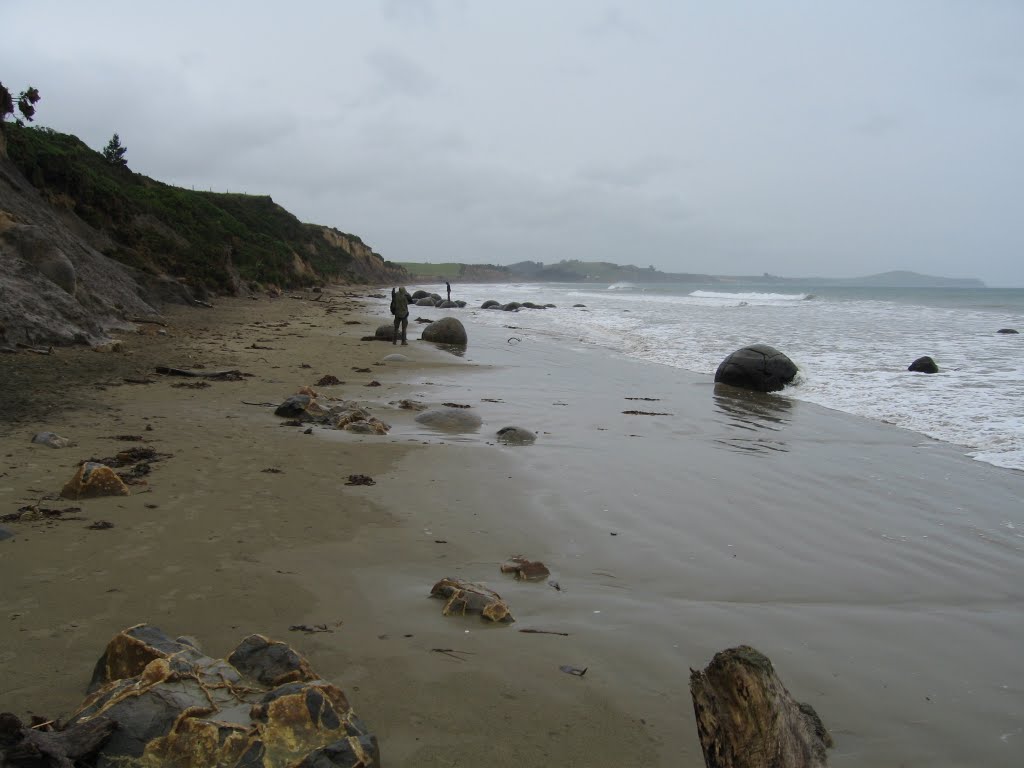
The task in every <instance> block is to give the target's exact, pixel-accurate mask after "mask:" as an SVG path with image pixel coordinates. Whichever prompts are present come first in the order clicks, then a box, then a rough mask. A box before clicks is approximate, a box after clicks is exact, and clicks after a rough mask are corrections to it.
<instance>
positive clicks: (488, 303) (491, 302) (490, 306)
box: [480, 299, 501, 309]
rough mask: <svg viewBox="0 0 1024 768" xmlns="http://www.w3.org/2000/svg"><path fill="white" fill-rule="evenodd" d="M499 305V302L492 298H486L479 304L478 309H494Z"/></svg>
mask: <svg viewBox="0 0 1024 768" xmlns="http://www.w3.org/2000/svg"><path fill="white" fill-rule="evenodd" d="M500 307H501V302H500V301H495V300H494V299H488V300H487V301H485V302H484V303H483V304H481V305H480V309H495V308H500Z"/></svg>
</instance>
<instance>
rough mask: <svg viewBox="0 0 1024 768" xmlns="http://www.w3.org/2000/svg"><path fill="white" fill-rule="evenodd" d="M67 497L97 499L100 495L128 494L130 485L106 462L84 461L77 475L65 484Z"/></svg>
mask: <svg viewBox="0 0 1024 768" xmlns="http://www.w3.org/2000/svg"><path fill="white" fill-rule="evenodd" d="M60 495H61V496H63V497H64V498H65V499H95V498H99V497H100V496H127V495H128V486H127V485H125V484H124V481H123V480H122V479H121V478H120V477H118V475H117V473H116V472H115V471H114V470H112V469H111V468H110V467H108V466H106V465H105V464H97V463H96V462H94V461H83V462H82V464H81V466H79V467H78V471H77V472H75V476H74V477H72V478H71V479H70V480H68V481H67V482H66V483H65V484H64V488H63V489H62V490H61V492H60Z"/></svg>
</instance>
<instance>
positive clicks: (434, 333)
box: [420, 317, 469, 347]
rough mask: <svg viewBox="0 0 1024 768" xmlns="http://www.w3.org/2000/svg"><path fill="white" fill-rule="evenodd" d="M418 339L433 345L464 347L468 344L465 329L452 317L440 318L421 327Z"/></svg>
mask: <svg viewBox="0 0 1024 768" xmlns="http://www.w3.org/2000/svg"><path fill="white" fill-rule="evenodd" d="M420 338H421V339H423V340H424V341H432V342H434V343H435V344H453V345H455V346H458V347H464V346H466V344H468V343H469V337H468V336H467V335H466V327H465V326H464V325H463V324H462V323H461V322H460V321H459V320H458V319H457V318H454V317H442V318H441V319H440V320H435V321H434V322H432V323H431V324H430V325H427V326H424V327H423V333H422V334H421V335H420Z"/></svg>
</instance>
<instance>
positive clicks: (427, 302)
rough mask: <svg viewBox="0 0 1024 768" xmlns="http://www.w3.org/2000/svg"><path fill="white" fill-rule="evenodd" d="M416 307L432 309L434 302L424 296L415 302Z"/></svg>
mask: <svg viewBox="0 0 1024 768" xmlns="http://www.w3.org/2000/svg"><path fill="white" fill-rule="evenodd" d="M416 306H417V307H432V306H434V300H433V299H432V298H430V297H429V296H424V297H423V298H422V299H419V300H418V301H417V302H416Z"/></svg>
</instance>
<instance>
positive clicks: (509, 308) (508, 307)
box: [501, 301, 523, 312]
mask: <svg viewBox="0 0 1024 768" xmlns="http://www.w3.org/2000/svg"><path fill="white" fill-rule="evenodd" d="M521 306H523V305H522V304H520V303H519V302H518V301H510V302H509V303H508V304H503V305H502V307H501V308H502V309H503V310H505V311H506V312H515V311H516V310H517V309H519V308H520V307H521Z"/></svg>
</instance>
